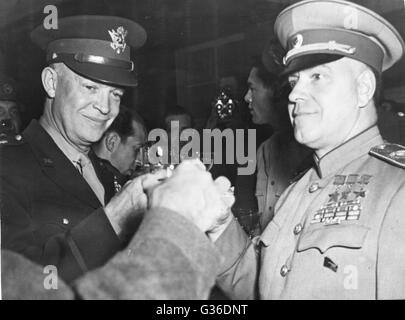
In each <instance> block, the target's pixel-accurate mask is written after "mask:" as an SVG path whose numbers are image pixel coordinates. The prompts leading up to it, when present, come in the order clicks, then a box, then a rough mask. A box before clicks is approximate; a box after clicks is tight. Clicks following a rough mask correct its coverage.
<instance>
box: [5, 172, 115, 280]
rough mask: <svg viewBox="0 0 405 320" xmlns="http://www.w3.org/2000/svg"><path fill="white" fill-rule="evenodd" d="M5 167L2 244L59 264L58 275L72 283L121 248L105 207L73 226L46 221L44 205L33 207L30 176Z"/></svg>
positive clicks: (42, 261) (40, 260) (43, 261)
mask: <svg viewBox="0 0 405 320" xmlns="http://www.w3.org/2000/svg"><path fill="white" fill-rule="evenodd" d="M1 171H2V172H1V175H0V212H1V228H2V230H1V231H2V232H1V245H2V248H5V249H8V250H11V251H14V252H18V253H20V254H22V255H23V256H25V257H27V258H28V259H30V260H32V261H34V262H36V263H38V264H40V265H43V266H47V265H54V266H56V267H57V271H58V275H59V276H60V277H61V278H63V279H64V280H65V281H66V282H68V283H69V282H70V281H72V280H73V279H75V278H77V277H78V276H80V275H81V274H83V273H84V272H86V271H87V270H90V269H93V268H95V267H98V266H100V265H102V264H103V263H105V262H106V261H107V260H108V259H109V258H110V257H111V256H112V255H113V254H114V253H115V252H117V250H119V248H120V241H119V239H118V237H117V236H116V234H115V233H114V231H113V229H112V227H111V225H110V223H109V221H108V219H107V217H106V215H105V213H104V211H103V209H102V208H100V209H98V210H95V211H94V212H92V213H90V214H89V215H88V216H87V217H86V218H85V219H83V220H82V221H81V222H80V223H79V224H78V225H76V226H74V227H73V228H71V229H70V230H67V229H63V228H62V227H61V226H60V225H57V224H52V223H48V222H46V221H42V220H41V219H43V217H42V213H41V212H39V211H40V209H36V208H32V206H33V203H32V201H31V199H30V196H31V194H30V190H29V186H26V184H27V179H25V180H23V179H21V178H19V177H18V176H16V175H14V176H13V175H10V174H7V173H5V172H4V171H3V170H1ZM53 208H54V210H55V211H54V214H55V215H56V214H58V212H57V210H59V208H58V206H57V204H54V205H53ZM60 210H62V209H60ZM71 210H74V208H72V209H71ZM48 211H49V212H52V210H51V209H48ZM33 212H34V213H35V214H36V217H35V219H34V218H33V217H32V213H33Z"/></svg>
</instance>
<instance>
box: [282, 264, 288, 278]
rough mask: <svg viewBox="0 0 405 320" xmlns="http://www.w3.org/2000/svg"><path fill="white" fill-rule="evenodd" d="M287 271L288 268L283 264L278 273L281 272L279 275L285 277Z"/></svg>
mask: <svg viewBox="0 0 405 320" xmlns="http://www.w3.org/2000/svg"><path fill="white" fill-rule="evenodd" d="M288 271H290V270H288V267H287V266H286V265H283V266H282V267H281V269H280V274H281V276H282V277H285V276H286V275H287V273H288Z"/></svg>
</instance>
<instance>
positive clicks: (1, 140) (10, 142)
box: [0, 134, 24, 146]
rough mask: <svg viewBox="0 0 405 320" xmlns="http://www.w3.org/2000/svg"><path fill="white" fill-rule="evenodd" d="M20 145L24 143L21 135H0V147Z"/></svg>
mask: <svg viewBox="0 0 405 320" xmlns="http://www.w3.org/2000/svg"><path fill="white" fill-rule="evenodd" d="M22 143H24V139H23V137H22V135H20V134H17V135H5V134H2V135H0V146H1V145H5V146H18V145H20V144H22Z"/></svg>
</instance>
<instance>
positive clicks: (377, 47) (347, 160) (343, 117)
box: [217, 0, 405, 299]
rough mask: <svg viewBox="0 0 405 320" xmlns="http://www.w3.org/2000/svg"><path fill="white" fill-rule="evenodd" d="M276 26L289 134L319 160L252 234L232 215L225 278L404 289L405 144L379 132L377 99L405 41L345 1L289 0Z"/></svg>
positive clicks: (360, 293) (348, 294)
mask: <svg viewBox="0 0 405 320" xmlns="http://www.w3.org/2000/svg"><path fill="white" fill-rule="evenodd" d="M275 33H276V35H277V37H278V39H279V41H280V42H281V44H282V45H283V47H284V48H285V49H286V54H285V56H284V63H285V71H284V72H285V74H286V75H288V79H289V82H290V84H291V87H292V91H291V93H290V95H289V105H288V111H289V114H290V119H291V122H292V124H293V127H294V135H295V138H296V139H297V141H298V142H300V143H302V144H304V145H306V146H308V147H310V148H311V149H313V150H314V160H315V166H314V167H313V168H311V169H310V170H309V171H308V172H307V173H306V174H305V175H304V176H303V177H302V178H301V179H300V180H299V181H297V182H296V183H294V184H292V185H291V186H290V187H289V188H288V189H287V190H286V191H285V193H284V194H283V195H282V196H281V198H280V200H279V201H278V203H277V205H276V214H275V216H274V219H273V220H272V221H271V222H270V223H269V224H268V226H267V227H266V229H265V230H264V232H263V233H262V234H261V236H260V237H259V238H256V239H254V240H255V241H253V242H249V241H248V240H246V238H243V235H242V234H241V233H240V232H239V231H238V228H237V226H236V225H235V223H233V222H232V223H230V225H228V227H227V229H226V230H225V232H224V233H222V235H221V236H220V238H219V239H218V240H217V245H218V246H220V247H222V248H224V247H225V246H226V245H225V244H224V241H226V242H233V243H234V245H235V250H233V251H232V250H229V246H228V247H227V249H228V250H227V251H223V252H224V255H225V256H226V258H227V261H228V262H227V266H228V269H224V272H223V273H222V274H221V276H220V278H219V282H220V283H221V285H222V287H223V289H224V290H225V291H226V292H227V293H228V294H229V295H231V296H232V297H238V298H255V297H259V298H261V299H387V298H405V275H404V272H403V270H404V267H405V238H404V236H403V230H404V228H405V216H404V215H403V208H404V201H405V171H404V170H403V169H404V167H405V166H404V162H405V148H404V147H402V146H399V145H395V144H389V143H384V141H383V139H382V138H381V135H380V133H379V131H378V128H377V126H376V124H377V112H376V101H375V100H376V94H377V93H378V90H379V79H380V78H381V73H382V72H383V71H385V70H387V69H388V68H390V67H392V66H393V65H394V64H395V63H396V62H397V61H399V60H400V59H401V57H402V56H403V53H404V48H405V45H404V42H403V40H402V38H401V37H400V35H399V33H398V32H397V31H396V30H395V29H394V27H393V26H392V25H391V24H389V23H388V22H387V21H386V20H385V19H383V18H382V17H380V16H379V15H377V14H376V13H374V12H372V11H370V10H368V9H366V8H364V7H362V6H359V5H356V4H353V3H350V2H346V1H341V0H334V1H329V0H326V1H320V0H314V1H302V2H298V3H296V4H294V5H292V6H289V7H288V8H286V9H285V10H284V11H282V12H281V13H280V14H279V16H278V17H277V19H276V22H275ZM236 243H238V245H236ZM259 258H260V259H259ZM256 293H258V295H256Z"/></svg>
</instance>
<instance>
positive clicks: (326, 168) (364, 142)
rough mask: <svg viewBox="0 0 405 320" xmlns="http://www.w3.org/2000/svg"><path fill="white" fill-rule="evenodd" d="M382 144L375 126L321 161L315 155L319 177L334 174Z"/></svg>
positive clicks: (348, 141) (329, 153)
mask: <svg viewBox="0 0 405 320" xmlns="http://www.w3.org/2000/svg"><path fill="white" fill-rule="evenodd" d="M381 143H383V139H382V137H381V135H380V131H379V130H378V127H377V125H375V126H372V127H370V128H368V129H366V130H365V131H363V132H361V133H359V134H358V135H356V136H354V137H353V138H351V139H349V140H347V141H346V142H345V143H343V144H341V145H340V146H338V147H337V148H335V149H333V150H331V151H329V152H328V153H327V154H325V155H324V156H323V157H322V158H321V159H319V158H318V157H317V156H316V155H315V154H314V160H315V169H316V170H317V173H318V176H319V177H320V178H324V177H327V176H329V175H331V174H334V173H335V172H336V171H337V170H338V169H339V168H342V167H344V166H346V165H347V164H348V163H350V162H352V161H353V160H355V159H357V158H359V157H360V156H362V155H366V154H368V152H369V150H370V149H371V148H372V147H373V146H375V145H377V144H381Z"/></svg>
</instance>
